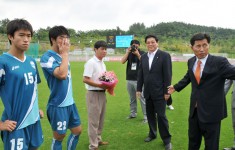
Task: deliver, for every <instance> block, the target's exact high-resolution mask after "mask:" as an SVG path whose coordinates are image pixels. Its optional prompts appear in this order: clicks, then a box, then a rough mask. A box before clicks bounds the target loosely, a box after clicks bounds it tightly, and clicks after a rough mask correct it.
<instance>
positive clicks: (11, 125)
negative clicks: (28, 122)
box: [0, 120, 17, 132]
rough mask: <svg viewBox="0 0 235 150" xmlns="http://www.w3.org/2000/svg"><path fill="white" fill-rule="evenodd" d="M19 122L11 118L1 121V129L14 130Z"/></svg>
mask: <svg viewBox="0 0 235 150" xmlns="http://www.w3.org/2000/svg"><path fill="white" fill-rule="evenodd" d="M16 124H17V122H15V121H11V120H5V121H4V122H0V130H2V131H5V130H6V131H9V132H12V131H13V130H14V129H15V128H16Z"/></svg>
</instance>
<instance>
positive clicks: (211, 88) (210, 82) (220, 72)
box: [168, 33, 235, 150]
mask: <svg viewBox="0 0 235 150" xmlns="http://www.w3.org/2000/svg"><path fill="white" fill-rule="evenodd" d="M190 44H191V48H192V50H193V52H194V54H195V56H194V57H192V58H190V59H189V60H188V71H187V73H186V74H185V76H184V77H183V79H181V80H180V81H179V82H178V83H177V84H175V85H174V86H172V85H171V86H170V87H169V89H168V90H169V91H168V92H169V94H172V93H173V92H174V91H178V92H179V91H181V90H182V89H184V88H185V87H186V86H187V85H188V84H189V83H191V86H192V92H191V98H190V114H189V119H188V121H189V130H188V137H189V144H188V149H189V150H199V149H200V145H201V141H202V137H204V140H205V150H218V149H219V137H220V126H221V120H222V119H223V118H225V117H226V116H227V109H226V100H225V93H224V82H225V79H233V80H234V79H235V67H234V66H232V65H231V64H230V63H229V62H228V60H227V59H226V58H224V57H220V56H213V55H210V54H209V52H208V51H209V47H210V36H209V35H207V34H204V33H198V34H195V35H194V36H193V37H192V38H191V40H190ZM198 62H199V63H198Z"/></svg>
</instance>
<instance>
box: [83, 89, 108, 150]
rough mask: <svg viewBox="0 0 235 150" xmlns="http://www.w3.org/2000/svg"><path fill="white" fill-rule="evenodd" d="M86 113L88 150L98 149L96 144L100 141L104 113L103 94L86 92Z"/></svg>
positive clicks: (104, 98)
mask: <svg viewBox="0 0 235 150" xmlns="http://www.w3.org/2000/svg"><path fill="white" fill-rule="evenodd" d="M86 102H87V111H88V136H89V142H90V144H89V149H90V150H92V149H94V148H98V143H99V142H100V141H102V139H101V133H102V130H103V123H104V117H105V111H106V95H105V92H94V91H87V95H86Z"/></svg>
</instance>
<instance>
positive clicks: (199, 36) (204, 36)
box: [190, 33, 211, 46]
mask: <svg viewBox="0 0 235 150" xmlns="http://www.w3.org/2000/svg"><path fill="white" fill-rule="evenodd" d="M204 39H206V40H207V42H208V43H209V44H210V42H211V37H210V35H208V34H206V33H196V34H194V35H193V37H192V38H191V39H190V44H191V45H192V46H193V45H194V44H195V41H198V40H204Z"/></svg>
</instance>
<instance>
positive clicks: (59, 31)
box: [49, 26, 70, 46]
mask: <svg viewBox="0 0 235 150" xmlns="http://www.w3.org/2000/svg"><path fill="white" fill-rule="evenodd" d="M61 35H67V36H68V37H70V35H69V31H68V30H67V29H66V28H65V27H64V26H54V27H52V28H51V29H50V30H49V40H50V44H51V46H52V41H51V38H53V39H56V38H57V37H58V36H61Z"/></svg>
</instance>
